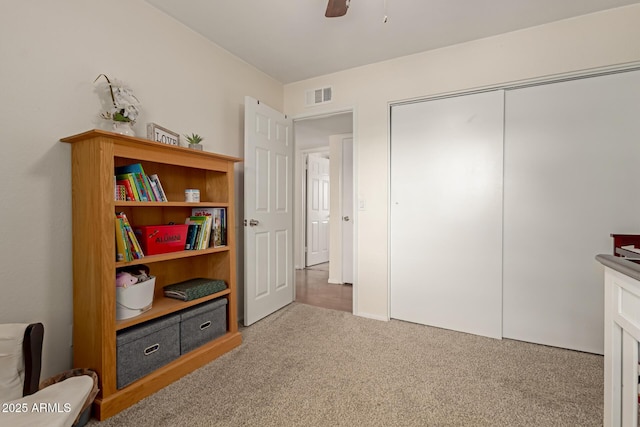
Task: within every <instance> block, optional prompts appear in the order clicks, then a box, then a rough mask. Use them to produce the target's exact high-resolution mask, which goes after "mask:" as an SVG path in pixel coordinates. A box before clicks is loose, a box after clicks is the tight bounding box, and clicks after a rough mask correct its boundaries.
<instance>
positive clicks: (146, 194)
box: [115, 163, 157, 202]
mask: <svg viewBox="0 0 640 427" xmlns="http://www.w3.org/2000/svg"><path fill="white" fill-rule="evenodd" d="M115 171H116V175H121V174H128V173H130V174H133V176H134V177H135V181H136V186H137V189H138V194H139V196H140V201H143V202H147V201H149V202H153V201H156V200H157V199H156V198H155V196H154V195H153V190H152V189H151V184H150V183H149V178H148V177H147V174H146V173H145V172H144V168H143V167H142V164H140V163H133V164H130V165H124V166H118V167H116V168H115Z"/></svg>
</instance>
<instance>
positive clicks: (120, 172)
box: [115, 163, 168, 202]
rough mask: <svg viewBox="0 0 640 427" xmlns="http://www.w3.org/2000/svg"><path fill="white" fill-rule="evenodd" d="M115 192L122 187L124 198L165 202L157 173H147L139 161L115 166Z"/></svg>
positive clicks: (165, 196)
mask: <svg viewBox="0 0 640 427" xmlns="http://www.w3.org/2000/svg"><path fill="white" fill-rule="evenodd" d="M115 184H116V194H120V193H121V192H122V191H121V190H122V188H124V194H125V197H126V200H130V201H137V202H167V201H168V200H167V195H166V194H165V192H164V189H163V188H162V184H161V183H160V178H158V175H157V174H151V175H148V176H147V174H146V173H145V172H144V169H143V168H142V165H141V164H140V163H135V164H131V165H126V166H118V167H116V168H115Z"/></svg>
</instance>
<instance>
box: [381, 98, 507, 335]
mask: <svg viewBox="0 0 640 427" xmlns="http://www.w3.org/2000/svg"><path fill="white" fill-rule="evenodd" d="M503 96H504V93H503V92H502V91H494V92H486V93H479V94H474V95H467V96H461V97H453V98H446V99H439V100H431V101H425V102H419V103H413V104H405V105H398V106H393V107H392V110H391V230H390V233H391V248H390V250H391V296H390V297H391V317H393V318H395V319H401V320H407V321H410V322H415V323H421V324H426V325H432V326H438V327H442V328H447V329H453V330H457V331H462V332H469V333H473V334H478V335H485V336H490V337H496V338H500V337H501V336H502V329H501V318H502V299H501V293H502V147H503V145H502V141H503Z"/></svg>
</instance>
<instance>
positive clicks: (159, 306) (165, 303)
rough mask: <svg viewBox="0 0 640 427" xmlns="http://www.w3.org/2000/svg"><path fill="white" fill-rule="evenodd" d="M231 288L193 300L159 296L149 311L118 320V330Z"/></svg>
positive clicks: (190, 304)
mask: <svg viewBox="0 0 640 427" xmlns="http://www.w3.org/2000/svg"><path fill="white" fill-rule="evenodd" d="M229 293H231V290H229V289H225V290H224V291H220V292H216V293H215V294H211V295H207V296H206V297H202V298H198V299H195V300H191V301H181V300H179V299H175V298H166V297H163V298H158V299H154V300H153V306H152V307H151V309H149V310H148V311H146V312H144V313H142V314H140V315H138V316H135V317H131V318H129V319H123V320H116V331H119V330H120V329H125V328H128V327H130V326H133V325H137V324H139V323H144V322H147V321H149V320H152V319H156V318H158V317H162V316H165V315H167V314H170V313H175V312H176V311H180V310H184V309H185V308H187V307H191V306H193V305H198V304H200V303H203V302H205V301H210V300H212V299H216V298H219V297H222V296H225V295H229Z"/></svg>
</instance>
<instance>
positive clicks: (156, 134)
mask: <svg viewBox="0 0 640 427" xmlns="http://www.w3.org/2000/svg"><path fill="white" fill-rule="evenodd" d="M147 139H150V140H152V141H155V142H160V143H162V144H168V145H176V146H179V145H180V135H179V134H177V133H175V132H172V131H170V130H169V129H166V128H163V127H162V126H159V125H157V124H155V123H147Z"/></svg>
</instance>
